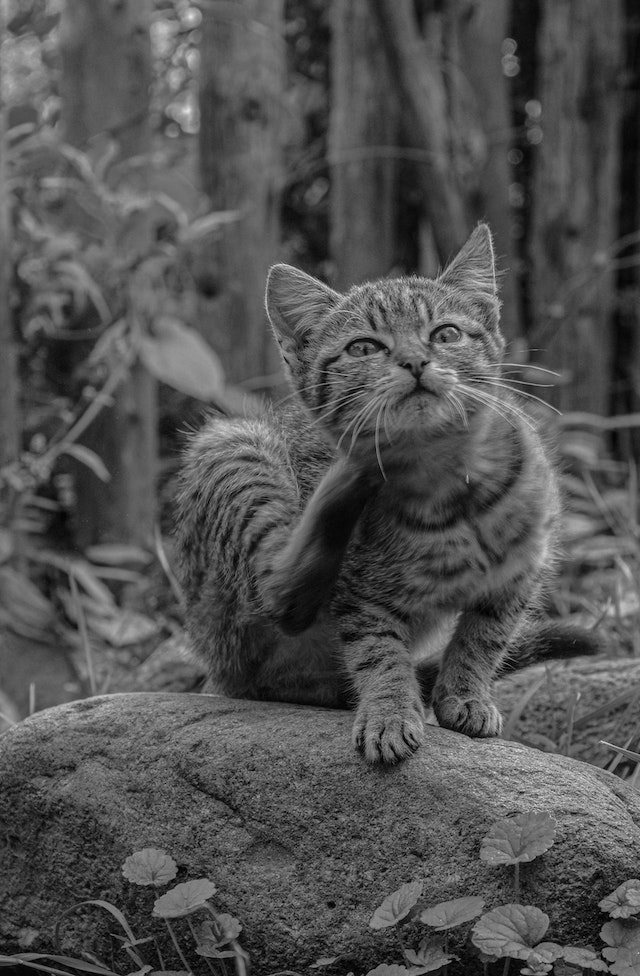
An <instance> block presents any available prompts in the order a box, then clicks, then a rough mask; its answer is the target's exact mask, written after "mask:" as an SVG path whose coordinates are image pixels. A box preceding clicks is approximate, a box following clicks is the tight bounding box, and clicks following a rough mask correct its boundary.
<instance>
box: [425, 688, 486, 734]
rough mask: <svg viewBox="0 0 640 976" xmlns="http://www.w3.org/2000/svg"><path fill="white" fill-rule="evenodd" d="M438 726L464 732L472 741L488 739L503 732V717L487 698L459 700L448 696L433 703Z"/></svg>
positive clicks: (455, 696) (456, 697)
mask: <svg viewBox="0 0 640 976" xmlns="http://www.w3.org/2000/svg"><path fill="white" fill-rule="evenodd" d="M433 710H434V712H435V713H436V718H437V719H438V724H439V725H440V726H442V728H443V729H451V730H452V731H453V732H462V734H463V735H468V736H470V737H471V738H472V739H488V738H491V737H493V736H496V735H500V733H501V732H502V715H501V714H500V712H499V711H498V709H497V708H496V706H495V705H494V704H493V702H492V701H489V700H488V699H485V698H459V697H458V696H457V695H447V696H446V697H443V698H436V699H435V700H434V702H433Z"/></svg>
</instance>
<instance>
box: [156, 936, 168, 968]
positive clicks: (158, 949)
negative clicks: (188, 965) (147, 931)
mask: <svg viewBox="0 0 640 976" xmlns="http://www.w3.org/2000/svg"><path fill="white" fill-rule="evenodd" d="M153 944H154V945H155V947H156V952H157V954H158V960H159V961H160V970H161V972H162V971H164V970H165V969H166V968H167V967H166V966H165V964H164V959H163V958H162V952H161V951H160V946H159V945H158V940H157V939H154V940H153Z"/></svg>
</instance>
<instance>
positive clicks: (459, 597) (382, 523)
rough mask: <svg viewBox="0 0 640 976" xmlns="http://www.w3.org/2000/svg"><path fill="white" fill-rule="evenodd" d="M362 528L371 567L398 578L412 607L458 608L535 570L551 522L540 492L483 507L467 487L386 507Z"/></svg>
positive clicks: (475, 492)
mask: <svg viewBox="0 0 640 976" xmlns="http://www.w3.org/2000/svg"><path fill="white" fill-rule="evenodd" d="M363 529H364V532H363V534H362V537H361V542H362V544H363V545H364V546H366V549H367V550H368V552H369V554H370V557H371V560H372V562H371V565H372V566H373V565H375V567H376V572H377V573H378V574H379V576H380V578H381V579H382V578H383V577H384V576H385V574H388V575H389V576H391V575H392V576H393V578H394V581H395V584H394V585H395V587H396V589H397V592H398V593H402V594H403V602H405V604H406V607H407V609H409V608H410V607H411V606H412V605H413V604H416V605H417V604H422V603H423V601H424V599H425V598H427V599H429V600H430V601H431V602H433V603H437V604H440V605H449V606H451V605H456V606H459V605H461V604H464V603H466V602H467V601H469V600H474V599H476V598H477V597H479V596H480V595H481V594H483V593H486V592H487V590H488V589H492V590H493V589H495V588H499V587H500V586H502V585H507V584H508V581H509V580H510V579H512V578H514V577H515V576H517V575H519V574H521V573H522V572H528V571H529V572H530V571H534V570H535V569H536V568H537V567H538V566H539V565H540V564H541V563H543V562H544V561H545V560H546V558H547V555H548V551H549V540H550V534H551V520H550V519H547V517H546V515H545V502H544V497H543V493H542V492H539V493H538V494H537V495H536V494H535V493H534V494H532V495H531V496H530V497H528V498H527V499H526V500H525V499H523V498H519V497H516V496H509V495H508V494H507V493H505V494H504V496H501V497H500V498H498V499H496V500H495V502H494V504H493V505H486V504H483V503H482V493H481V492H479V491H478V490H476V489H474V486H473V484H469V485H463V486H462V487H461V488H459V489H458V490H457V491H456V492H455V493H454V494H452V495H451V497H450V498H448V499H447V500H446V501H441V502H440V503H434V501H433V500H425V501H424V502H422V503H419V502H413V503H406V502H405V503H402V504H396V505H395V506H391V505H388V506H386V510H379V511H377V512H376V513H375V516H374V517H372V518H371V519H370V520H369V524H368V525H366V524H365V525H363Z"/></svg>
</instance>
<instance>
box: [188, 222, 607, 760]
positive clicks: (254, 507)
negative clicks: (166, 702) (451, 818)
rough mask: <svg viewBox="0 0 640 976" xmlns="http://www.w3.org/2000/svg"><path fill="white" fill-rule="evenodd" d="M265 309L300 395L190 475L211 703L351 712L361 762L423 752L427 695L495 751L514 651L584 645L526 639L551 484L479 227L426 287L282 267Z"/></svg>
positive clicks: (254, 422)
mask: <svg viewBox="0 0 640 976" xmlns="http://www.w3.org/2000/svg"><path fill="white" fill-rule="evenodd" d="M267 311H268V314H269V318H270V320H271V324H272V326H273V329H274V332H275V334H276V337H277V339H278V342H279V344H280V348H281V352H282V356H283V359H284V362H285V365H286V368H287V370H288V373H289V375H290V378H291V381H292V384H293V389H294V395H293V397H292V398H291V399H290V402H289V404H288V406H287V407H286V408H285V409H281V410H280V411H277V412H267V411H266V410H265V414H264V416H261V417H257V418H255V419H222V418H217V417H216V418H214V419H212V420H210V421H209V423H208V424H207V425H206V426H205V427H204V429H203V430H202V431H201V432H200V433H198V434H197V435H196V436H195V437H194V438H193V440H192V442H191V444H190V447H189V449H188V453H187V457H186V462H185V466H184V471H183V473H182V478H181V488H180V492H179V499H178V532H177V542H178V553H179V561H180V569H179V572H180V576H181V580H182V584H183V586H184V590H185V593H186V599H187V626H188V630H189V633H190V636H191V639H192V642H193V647H194V649H195V651H196V652H197V654H198V655H199V656H200V657H201V658H202V659H203V661H205V662H206V664H207V666H208V670H209V674H210V679H211V685H212V686H213V688H214V689H217V690H221V691H223V692H225V693H226V694H228V695H230V696H233V697H239V698H257V699H275V700H279V701H288V702H299V703H306V704H314V705H326V706H333V707H339V706H344V705H345V704H348V703H353V704H354V705H355V708H356V715H355V724H354V733H353V737H354V743H355V745H356V747H357V748H358V749H359V750H360V751H361V752H362V754H363V755H364V756H365V757H366V759H367V760H369V761H370V762H378V761H382V762H387V763H392V762H397V761H398V760H401V759H404V758H405V757H407V756H409V755H410V754H411V753H412V752H413V751H414V750H415V749H417V747H418V746H419V744H420V742H421V740H422V737H423V718H424V702H425V701H426V700H428V699H429V697H431V701H432V704H433V708H434V710H435V714H436V716H437V718H438V721H439V723H440V725H442V726H444V727H446V728H448V729H454V730H456V731H458V732H463V733H465V734H466V735H470V736H495V735H498V734H499V733H500V730H501V724H502V720H501V717H500V714H499V712H498V709H497V708H496V706H495V705H494V704H493V702H492V700H491V681H492V678H493V676H494V674H495V672H496V670H497V669H498V667H499V666H500V665H501V663H502V662H503V660H504V659H505V658H506V656H507V655H508V654H513V655H516V654H518V653H519V652H520V653H521V654H522V655H523V656H524V657H527V655H529V654H531V653H532V651H533V650H536V651H537V653H539V654H544V653H548V654H550V655H551V654H554V655H562V654H571V653H578V652H582V651H585V650H587V651H591V650H592V648H591V647H590V646H589V639H588V637H587V636H585V637H584V638H582V637H581V636H580V635H577V634H573V635H571V634H565V633H563V632H562V630H561V629H559V628H555V629H554V628H552V627H550V626H547V628H546V629H540V628H539V627H538V628H537V629H536V626H535V625H533V624H532V622H531V616H532V610H535V607H536V601H537V597H538V594H539V592H540V588H541V586H542V585H543V583H544V581H545V578H546V577H547V575H548V571H549V569H550V566H551V564H552V562H553V554H554V545H555V534H556V529H557V522H558V514H559V500H558V488H557V483H556V479H555V476H554V472H553V468H552V465H551V463H550V460H549V457H548V455H547V452H546V450H545V447H544V446H543V443H542V441H541V440H540V437H539V436H538V434H537V433H536V429H535V426H534V424H533V422H532V420H531V419H530V418H529V417H528V416H527V415H526V414H525V413H524V411H523V409H522V407H521V405H520V402H519V401H518V400H517V399H516V398H515V397H514V396H513V394H512V393H511V391H510V389H509V387H510V385H511V384H509V383H507V382H505V381H502V380H501V379H500V366H501V361H502V357H503V350H504V340H503V338H502V335H501V333H500V330H499V300H498V295H497V288H496V274H495V266H494V257H493V248H492V242H491V235H490V232H489V229H488V227H487V226H486V225H483V224H481V225H479V226H478V227H477V228H476V230H475V231H474V233H473V234H472V235H471V237H470V239H469V240H468V242H467V244H466V245H465V246H464V247H463V249H462V250H461V252H460V253H459V254H458V256H457V257H456V259H455V260H454V261H453V262H452V263H451V264H450V265H449V266H448V267H447V268H446V269H445V271H444V272H443V273H442V274H441V275H440V276H439V277H438V278H436V279H435V280H428V279H425V278H398V279H392V280H383V281H377V282H373V283H368V284H364V285H360V286H357V287H354V288H352V289H351V291H349V292H348V294H346V295H341V294H338V293H337V292H335V291H333V290H332V289H331V288H328V287H327V286H326V285H324V284H321V283H320V282H319V281H316V280H315V279H314V278H311V277H309V276H308V275H306V274H304V273H303V272H301V271H298V270H296V269H294V268H292V267H288V266H287V265H276V266H275V267H274V268H272V269H271V272H270V275H269V280H268V285H267ZM434 654H441V663H440V665H439V672H438V671H437V665H436V666H434V664H433V655H434ZM434 674H435V675H437V677H436V680H435V684H434Z"/></svg>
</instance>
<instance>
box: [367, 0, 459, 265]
mask: <svg viewBox="0 0 640 976" xmlns="http://www.w3.org/2000/svg"><path fill="white" fill-rule="evenodd" d="M371 2H372V6H373V9H374V10H375V13H376V15H377V18H378V23H379V26H380V31H381V36H382V37H383V39H384V43H385V48H386V52H387V57H388V61H389V67H390V70H391V75H392V77H393V79H394V82H395V87H396V91H397V94H398V97H399V100H400V102H401V104H402V105H403V107H404V110H405V113H406V119H407V123H406V125H405V130H406V133H405V140H406V141H407V142H408V143H409V145H410V146H412V147H413V148H414V149H416V150H418V151H419V152H420V153H421V154H422V156H423V162H422V163H421V165H419V166H418V168H417V174H418V177H419V180H420V186H421V190H422V195H423V204H424V209H425V213H426V216H427V219H428V220H429V223H430V225H431V230H432V233H433V238H434V241H435V244H436V247H437V250H438V254H439V257H440V261H441V262H442V263H444V262H445V261H447V260H448V259H449V258H450V257H452V255H453V254H454V253H455V252H456V251H457V250H459V248H460V247H461V246H462V245H463V244H464V242H465V240H466V239H467V236H468V232H469V222H468V220H467V215H466V211H465V206H464V200H463V196H462V193H461V191H460V188H459V187H458V185H457V181H456V175H455V167H454V166H453V165H452V162H453V160H452V157H451V147H450V144H449V142H450V140H449V124H448V118H447V96H446V91H445V86H444V80H443V75H442V69H441V65H440V63H439V61H438V60H437V59H436V58H435V57H434V56H433V51H432V50H430V46H429V45H427V44H425V43H424V41H423V39H422V38H421V36H420V30H419V26H418V23H417V21H416V17H415V13H414V10H413V0H371Z"/></svg>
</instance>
